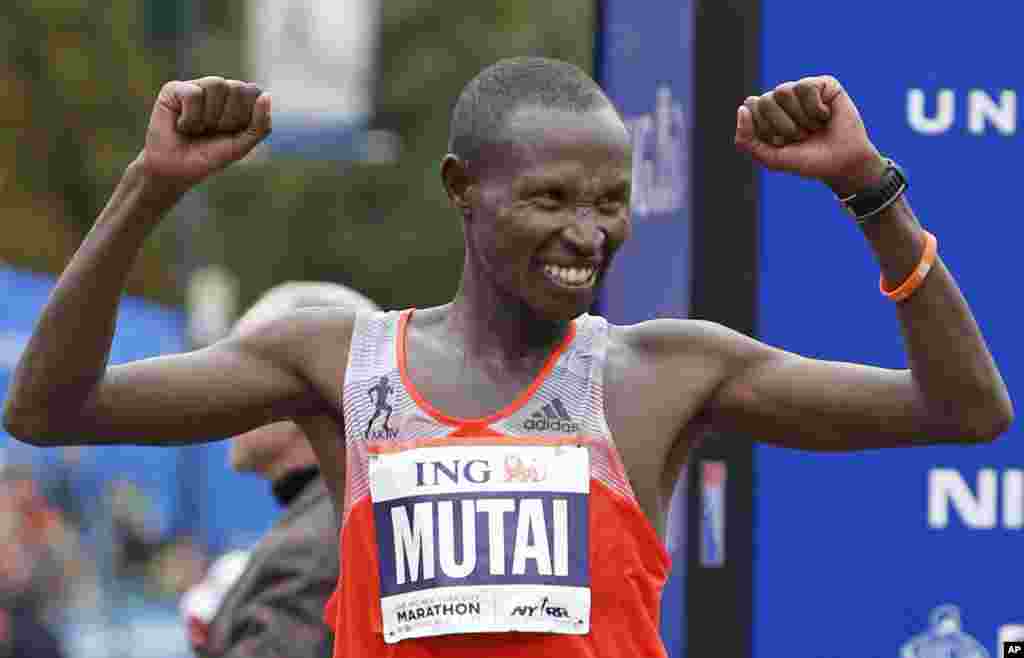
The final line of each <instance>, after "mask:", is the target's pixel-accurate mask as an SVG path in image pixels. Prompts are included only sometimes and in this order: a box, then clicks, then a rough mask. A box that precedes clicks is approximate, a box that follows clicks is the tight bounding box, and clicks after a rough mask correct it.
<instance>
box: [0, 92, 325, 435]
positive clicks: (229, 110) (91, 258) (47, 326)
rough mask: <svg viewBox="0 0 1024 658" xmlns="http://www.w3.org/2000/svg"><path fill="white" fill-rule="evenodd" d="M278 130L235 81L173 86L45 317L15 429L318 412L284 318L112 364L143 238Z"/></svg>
mask: <svg viewBox="0 0 1024 658" xmlns="http://www.w3.org/2000/svg"><path fill="white" fill-rule="evenodd" d="M269 131H270V98H269V97H268V96H267V95H265V94H263V93H262V92H261V90H260V89H259V88H258V87H256V86H255V85H250V84H244V83H241V82H238V81H225V80H223V79H221V78H203V79H200V80H196V81H192V82H171V83H168V84H167V85H165V86H164V87H163V89H162V90H161V92H160V95H159V98H158V99H157V101H156V104H155V106H154V109H153V113H152V116H151V118H150V123H149V128H148V130H147V134H146V144H145V148H144V149H143V151H142V152H141V154H140V155H139V157H138V158H137V159H136V160H135V161H134V162H133V163H132V164H131V165H130V166H129V167H128V169H127V171H126V173H125V174H124V176H123V178H122V180H121V182H120V184H119V185H118V187H117V189H116V190H115V192H114V194H113V196H112V197H111V199H110V201H109V203H108V204H107V206H106V207H105V208H104V209H103V211H102V213H101V214H100V216H99V218H98V219H97V221H96V223H95V226H94V227H93V229H92V230H91V231H90V233H89V235H88V236H87V237H86V239H85V241H84V242H83V244H82V245H81V247H80V248H79V249H78V251H77V253H76V254H75V255H74V257H73V258H72V259H71V262H70V263H69V264H68V266H67V268H66V269H65V271H64V273H63V274H62V275H61V277H60V279H59V280H58V282H57V285H56V288H55V289H54V291H53V293H52V295H51V297H50V299H49V301H48V302H47V304H46V306H45V308H44V309H43V312H42V315H41V317H40V318H39V320H38V323H37V325H36V328H35V332H34V333H33V335H32V337H31V339H30V340H29V343H28V346H27V348H26V350H25V352H24V354H23V355H22V358H21V361H20V363H19V364H18V367H17V369H16V370H15V372H14V376H13V378H12V380H11V385H10V389H9V394H8V398H7V400H6V403H5V407H4V426H5V427H6V428H7V429H8V431H9V432H10V433H11V434H12V435H13V436H15V437H17V438H19V439H22V440H24V441H27V442H30V443H35V444H37V445H58V444H72V443H82V444H84V443H118V442H123V443H140V444H143V443H180V442H190V441H201V440H210V439H216V438H222V437H224V436H227V435H229V434H233V433H235V432H239V431H243V430H246V429H250V428H252V427H255V426H257V425H260V424H263V423H264V422H267V421H268V420H271V419H274V418H278V417H284V416H288V415H293V414H297V413H308V412H311V411H315V407H316V405H317V404H318V402H317V400H318V398H317V396H316V395H315V393H314V392H313V391H312V389H311V386H310V384H309V383H308V382H307V381H306V379H305V378H304V377H303V370H302V368H303V363H302V358H301V355H300V354H299V353H298V352H297V351H296V348H295V345H296V344H297V343H298V342H299V340H300V339H301V338H302V336H303V334H304V333H309V332H310V331H311V330H310V329H309V327H308V326H307V325H308V322H304V321H301V320H296V319H294V318H292V319H283V320H281V321H278V322H276V323H274V324H273V326H267V327H263V328H260V329H257V330H254V331H251V332H249V333H247V334H245V335H240V336H234V337H232V338H231V339H229V340H226V341H223V342H221V343H219V344H217V345H214V346H212V347H209V348H206V349H203V350H199V351H196V352H191V353H188V354H183V355H175V356H167V357H160V358H156V359H147V360H144V361H138V362H135V363H131V364H126V365H121V366H116V367H110V368H108V367H107V361H108V358H109V353H110V344H111V340H112V337H113V333H114V323H115V314H116V310H117V304H118V300H119V298H120V295H121V292H122V288H123V286H124V282H125V278H126V276H127V274H128V271H129V269H130V268H131V265H132V262H133V261H134V259H135V256H136V254H137V252H138V250H139V248H140V246H141V245H142V243H143V241H144V240H145V239H146V237H147V236H148V235H149V233H150V232H151V231H152V230H153V228H154V227H155V226H156V225H157V223H158V222H159V221H160V219H161V218H162V217H163V216H164V215H165V214H166V213H167V211H168V210H169V209H170V208H171V207H172V206H173V205H174V204H175V203H176V202H177V200H178V199H179V198H180V197H181V196H182V195H183V194H184V193H185V192H186V191H187V190H188V189H189V188H190V187H191V186H193V185H195V184H196V183H198V182H199V181H201V180H203V179H204V178H206V177H207V176H209V175H210V174H212V173H214V172H216V171H218V170H220V169H222V168H224V167H226V166H227V165H229V164H230V163H232V162H234V161H236V160H238V159H240V158H241V157H243V156H244V155H245V154H246V153H248V152H249V151H250V150H251V149H252V148H253V147H254V146H255V145H256V144H257V143H259V141H260V140H262V139H263V138H264V137H265V136H266V135H267V134H268V133H269Z"/></svg>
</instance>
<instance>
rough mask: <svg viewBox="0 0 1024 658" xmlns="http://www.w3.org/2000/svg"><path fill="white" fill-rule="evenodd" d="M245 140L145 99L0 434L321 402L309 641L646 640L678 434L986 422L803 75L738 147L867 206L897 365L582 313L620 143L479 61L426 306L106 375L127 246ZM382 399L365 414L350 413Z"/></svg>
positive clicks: (1000, 409) (240, 421)
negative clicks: (451, 262) (331, 581)
mask: <svg viewBox="0 0 1024 658" xmlns="http://www.w3.org/2000/svg"><path fill="white" fill-rule="evenodd" d="M269 130H270V97H269V96H268V95H267V94H265V93H263V92H262V91H261V90H260V89H259V88H257V87H256V86H254V85H247V84H243V83H241V82H235V81H224V80H222V79H220V78H202V79H199V80H195V81H191V82H173V83H169V84H168V85H166V86H165V87H164V88H163V90H162V91H161V93H160V96H159V98H158V100H157V103H156V107H155V108H154V111H153V116H152V119H151V122H150V127H149V130H148V133H147V137H146V145H145V147H144V149H143V151H142V153H141V154H140V156H139V157H138V158H137V159H136V161H135V162H134V163H133V164H132V165H131V166H130V167H129V168H128V171H127V172H126V174H125V177H124V179H123V180H122V182H121V184H120V185H119V186H118V188H117V190H116V191H115V193H114V195H113V197H112V199H111V201H110V203H109V204H108V206H107V207H106V208H105V209H104V210H103V212H102V213H101V215H100V217H99V220H98V221H97V223H96V226H95V228H94V229H93V230H92V231H91V233H90V235H89V236H88V238H87V239H86V240H85V242H84V244H83V245H82V247H81V248H80V249H79V251H78V253H77V254H76V255H75V257H74V258H73V259H72V261H71V263H70V264H69V266H68V268H67V270H66V271H65V272H64V274H63V275H62V277H61V279H60V281H59V282H58V285H57V287H56V289H55V291H54V293H53V296H52V298H51V300H50V301H49V302H48V304H47V306H46V308H45V309H44V311H43V313H42V316H41V317H40V320H39V324H38V326H37V327H36V330H35V333H34V335H33V337H32V339H31V340H30V342H29V345H28V347H27V349H26V351H25V353H24V355H23V356H22V361H21V363H20V364H19V367H18V369H17V371H16V372H15V376H14V379H13V382H12V385H11V394H10V397H9V399H8V400H7V404H6V409H5V423H6V425H7V427H8V429H9V431H10V432H11V434H13V435H15V436H18V437H21V438H23V439H25V440H28V441H31V442H33V443H35V444H37V445H59V444H61V443H64V442H67V441H68V438H67V437H72V436H73V437H80V438H77V439H76V440H80V441H87V440H92V441H96V442H100V441H102V442H118V441H132V440H137V438H136V437H140V436H145V437H149V439H148V442H149V443H151V444H163V445H170V444H177V443H186V442H189V441H197V440H202V439H203V438H204V437H209V436H226V435H233V434H238V433H240V432H243V431H247V430H249V429H251V428H253V427H259V426H261V425H265V424H267V423H268V422H272V421H275V420H279V419H282V418H301V417H303V416H306V415H316V414H326V415H332V416H334V417H335V418H338V419H339V420H340V421H341V423H340V425H341V427H343V428H344V431H343V436H339V437H337V438H336V440H335V439H334V438H332V439H331V440H323V441H320V440H315V441H314V445H313V447H314V450H315V451H316V453H317V456H318V458H319V461H320V465H321V469H322V471H323V473H324V476H325V478H326V482H327V483H328V485H330V486H332V487H333V494H334V498H335V501H336V502H337V505H338V508H339V510H340V511H341V515H342V528H343V530H342V538H341V540H342V546H343V548H342V550H343V554H342V558H341V578H340V586H339V588H338V589H337V591H336V592H335V595H334V597H333V598H332V601H331V604H330V605H329V606H328V608H329V609H328V614H329V616H330V619H332V621H333V623H334V625H335V629H336V644H335V655H336V656H426V655H446V656H470V655H473V656H477V655H498V656H548V655H557V656H583V655H601V656H606V657H612V658H614V657H618V656H659V655H660V656H663V655H664V648H663V647H662V646H661V643H660V640H659V639H658V634H657V629H658V625H657V616H658V601H659V598H660V594H661V588H662V586H663V584H664V582H665V578H666V576H667V573H668V569H669V559H668V555H667V554H666V552H665V549H664V547H663V545H662V543H661V541H660V539H659V537H658V534H659V533H660V532H661V529H662V527H663V524H664V508H665V504H666V501H667V500H668V498H669V495H670V493H671V491H672V487H673V484H674V479H675V476H676V474H677V473H678V472H679V467H680V465H681V464H682V463H683V462H684V461H685V460H686V458H687V454H688V451H689V450H690V448H691V447H692V446H693V445H694V442H695V440H696V437H698V436H699V435H700V433H701V432H702V431H703V430H704V429H705V428H707V427H709V426H716V427H719V428H721V429H723V430H729V431H733V432H736V433H737V434H739V435H748V436H752V437H756V438H757V439H759V440H762V441H765V442H769V443H772V444H775V445H780V446H786V447H794V448H802V449H813V450H828V451H841V450H859V449H864V448H879V447H885V446H909V445H917V444H925V443H940V442H984V441H991V440H993V439H995V438H996V437H997V436H998V435H999V434H1000V433H1002V432H1003V431H1004V430H1005V429H1006V427H1007V426H1008V424H1009V423H1010V422H1011V419H1012V415H1013V407H1012V404H1011V402H1010V399H1009V396H1008V393H1007V391H1006V388H1005V386H1004V384H1003V381H1002V379H1001V376H1000V374H999V372H998V370H997V368H996V366H995V364H994V362H993V360H992V358H991V356H990V354H989V351H988V348H987V346H986V345H985V342H984V339H983V338H982V336H981V333H980V331H979V329H978V327H977V326H976V324H975V322H974V320H973V318H972V316H971V313H970V310H969V309H968V307H967V304H966V302H965V301H964V299H963V297H962V296H961V295H960V293H959V291H958V289H957V287H956V284H955V283H954V281H953V278H952V276H951V275H950V273H949V272H948V271H947V270H946V268H945V267H944V266H943V265H942V263H941V261H939V260H936V259H935V257H934V249H926V247H928V246H929V245H932V244H933V243H931V241H930V240H928V239H927V236H926V235H925V234H924V233H923V232H922V229H921V226H920V225H919V224H918V222H917V220H916V218H915V217H914V215H913V213H912V211H911V209H910V206H909V205H908V204H907V202H906V200H905V199H904V198H903V196H902V191H903V188H902V185H893V182H894V181H896V180H897V179H895V178H894V176H895V170H894V169H892V168H890V167H888V165H887V162H886V161H885V160H884V159H883V158H882V157H881V156H880V154H879V152H878V150H877V149H876V148H875V146H874V145H873V144H872V142H871V141H870V140H869V138H868V136H867V132H866V130H865V128H864V126H863V124H862V122H861V119H860V116H859V115H858V112H857V109H856V107H855V106H854V104H853V102H852V100H851V99H850V98H849V97H848V96H847V95H846V94H845V92H844V91H843V89H842V87H841V86H840V85H839V83H838V81H836V80H835V79H833V78H831V77H816V78H805V79H802V80H799V81H797V82H790V83H786V84H784V85H780V86H779V87H777V88H776V89H775V90H773V91H771V92H768V93H766V94H763V95H761V96H756V97H750V98H748V99H746V101H745V102H744V104H743V105H742V106H741V107H740V108H739V110H738V114H737V126H736V143H737V144H738V145H739V146H740V147H741V148H742V149H743V150H745V151H747V152H749V153H750V154H752V156H753V157H754V158H755V159H757V160H758V161H760V162H761V163H763V164H764V165H766V166H768V167H770V168H773V169H777V170H781V171H789V172H792V173H796V174H799V175H802V176H805V177H808V178H814V179H818V180H821V181H823V182H824V183H826V184H827V185H828V186H829V187H830V188H831V189H832V190H833V191H834V192H835V193H836V194H837V195H839V196H841V197H843V198H844V199H847V203H849V204H851V205H852V206H854V207H855V208H856V212H857V213H858V214H859V215H861V216H867V215H872V216H871V217H865V219H864V221H863V223H862V224H861V226H862V228H863V232H864V235H865V237H866V239H867V241H868V243H869V245H870V246H871V248H872V249H873V250H874V252H875V254H876V255H877V257H878V260H879V262H880V265H881V270H882V277H883V281H884V290H887V291H892V290H894V289H895V290H896V291H897V292H898V293H899V295H900V296H902V297H904V299H903V301H901V302H899V303H897V304H895V308H896V311H897V313H898V314H899V317H900V321H901V323H902V325H903V329H904V333H905V336H906V346H907V352H908V357H909V358H908V361H909V363H911V364H912V369H911V370H890V369H884V368H876V367H869V366H863V365H854V364H847V363H832V362H826V361H818V360H813V359H807V358H803V357H800V356H798V355H795V354H792V353H789V352H785V351H782V350H778V349H774V348H772V347H769V346H767V345H764V344H762V343H760V342H758V341H755V340H753V339H751V338H748V337H746V336H743V335H740V334H738V333H736V332H733V331H730V330H728V329H725V328H723V327H721V326H718V325H716V324H713V323H709V322H695V321H687V320H677V319H664V320H655V321H651V322H644V323H641V324H637V325H633V326H611V325H609V324H608V323H607V322H605V321H604V320H603V319H601V318H597V317H594V316H590V315H587V314H586V310H587V309H588V308H589V307H590V305H591V303H592V302H593V300H594V295H595V291H596V289H597V286H598V284H599V283H600V281H601V278H602V276H603V275H604V272H605V271H606V270H607V268H608V266H609V263H610V261H611V258H612V256H613V255H614V253H615V251H616V249H617V248H618V247H619V246H620V245H621V244H622V242H623V241H624V240H626V239H627V238H628V236H629V232H630V219H629V200H630V191H629V188H630V169H631V161H630V157H631V154H630V141H629V138H628V135H627V132H626V129H625V127H624V125H623V123H622V121H621V119H620V117H619V115H618V113H617V112H616V110H615V108H614V107H613V106H612V104H611V103H610V102H609V101H608V99H607V97H606V96H605V95H604V94H603V93H602V92H601V90H600V89H599V88H598V87H597V85H596V84H595V83H594V82H593V81H592V80H591V79H590V78H589V77H587V76H586V75H585V74H584V73H582V72H581V71H580V70H579V69H577V68H576V67H574V66H572V65H569V64H565V63H563V62H557V61H552V60H547V59H539V58H524V59H513V60H504V61H501V62H499V63H497V64H495V65H494V66H492V67H489V68H488V69H486V70H484V71H483V72H482V73H480V74H479V75H478V76H477V77H476V78H474V79H473V80H472V81H471V82H470V83H469V84H468V85H467V86H466V88H465V89H464V90H463V92H462V94H461V95H460V97H459V100H458V102H457V103H456V106H455V109H454V111H453V117H452V123H451V141H450V143H449V153H448V154H447V155H446V156H445V157H444V159H443V162H442V165H441V175H442V182H443V184H444V186H445V190H446V191H447V194H448V197H449V199H450V200H451V203H452V205H453V206H454V207H455V209H456V210H457V211H458V213H459V214H460V215H461V217H462V222H463V227H464V234H465V244H466V257H465V265H464V269H463V273H462V279H461V282H460V286H459V289H458V291H457V292H456V294H455V297H454V299H453V300H452V301H451V303H449V304H446V305H444V306H441V307H437V308H431V309H424V310H420V311H416V312H415V313H414V312H412V311H411V310H410V311H405V312H402V313H386V314H375V315H366V314H360V315H357V314H353V313H352V312H351V311H346V310H341V309H317V310H308V309H300V310H298V311H295V312H293V313H292V314H290V315H288V316H286V317H282V318H280V319H277V320H274V321H273V322H270V323H268V324H266V325H263V326H262V327H259V328H254V329H252V330H250V331H245V332H240V333H238V334H236V335H234V336H231V337H230V338H228V339H226V340H224V341H221V342H219V343H217V344H215V345H213V346H211V347H208V348H205V349H203V350H199V351H197V352H192V353H189V354H182V355H175V356H168V357H162V358H159V359H151V360H147V361H140V362H135V363H130V364H125V365H118V366H114V367H110V368H107V367H106V354H107V349H108V346H109V343H110V336H111V332H112V328H113V324H114V306H115V303H116V300H117V298H118V295H119V294H120V292H121V289H122V287H123V284H124V279H125V275H126V273H127V271H128V269H129V266H130V264H131V262H132V258H133V257H134V256H135V254H136V253H137V251H138V249H139V246H140V244H141V243H142V242H143V240H144V239H145V238H146V236H147V235H148V234H149V232H150V231H151V230H152V229H153V227H154V226H155V225H156V224H157V222H158V221H159V220H160V218H161V217H163V216H164V215H165V214H166V212H167V210H168V209H169V208H170V207H171V206H172V205H173V203H174V202H175V201H176V200H177V199H178V198H180V195H181V194H183V193H184V191H185V190H187V189H188V188H189V187H191V186H192V185H194V184H196V183H197V182H199V181H201V180H203V179H204V178H205V177H207V176H208V175H210V174H212V173H213V172H215V171H217V170H219V169H221V168H223V167H225V166H227V165H229V164H230V163H232V162H234V161H236V160H238V159H239V158H241V157H242V156H244V155H245V154H246V153H247V152H248V151H249V150H250V149H251V148H252V147H253V146H254V145H255V144H257V143H258V142H259V141H260V140H261V139H262V138H263V137H264V136H266V134H267V133H268V132H269ZM851 195H852V196H851ZM719 221H723V220H719ZM808 230H813V229H812V228H810V227H809V228H808ZM723 257H728V255H727V254H723ZM921 263H923V264H921ZM739 266H743V264H742V263H741V264H739ZM929 266H930V268H929ZM929 269H930V271H929ZM808 276H828V273H827V272H809V273H808ZM793 285H794V290H796V291H798V290H799V289H800V288H799V286H800V282H799V281H794V283H793ZM894 294H895V293H894ZM837 295H841V292H840V291H837ZM822 303H823V300H815V301H814V304H815V306H816V307H819V308H820V307H821V305H822ZM865 331H870V328H865ZM381 377H386V378H387V380H388V382H389V384H388V386H387V387H380V388H378V389H377V390H378V391H379V393H378V394H377V395H375V396H374V397H375V401H371V399H370V396H369V395H368V390H369V389H371V388H373V387H379V386H380V378H381ZM384 395H386V396H387V398H388V399H386V400H381V399H380V397H381V396H384ZM385 405H386V407H385ZM385 408H390V409H391V410H392V411H391V415H390V417H389V418H388V424H387V425H386V426H385V425H384V424H383V423H381V422H380V421H379V420H378V421H377V422H376V423H370V422H369V421H371V420H372V419H373V418H374V416H378V415H379V413H378V412H379V411H380V410H381V409H385ZM527 421H530V422H529V423H528V422H527ZM371 424H372V425H373V426H372V427H370V425H371ZM527 424H529V425H530V428H527V427H526V425H527ZM346 475H347V477H346ZM513 631H519V632H513ZM534 631H535V632H534Z"/></svg>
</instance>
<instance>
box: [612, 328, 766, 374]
mask: <svg viewBox="0 0 1024 658" xmlns="http://www.w3.org/2000/svg"><path fill="white" fill-rule="evenodd" d="M609 338H610V345H609V349H610V351H615V352H618V353H619V354H621V355H622V356H625V357H628V358H630V359H635V360H637V361H640V362H643V363H645V364H648V365H649V364H651V363H652V362H661V361H664V360H675V359H680V358H682V359H685V358H688V357H697V358H701V359H709V360H721V361H723V362H730V361H734V360H744V359H745V358H756V356H757V355H758V354H767V353H768V352H770V351H771V348H769V347H768V346H767V345H764V344H763V343H760V342H758V341H756V340H754V339H753V338H750V337H749V336H746V335H744V334H742V333H740V332H738V331H734V330H732V329H729V328H728V327H725V326H723V325H721V324H718V323H716V322H710V321H707V320H684V319H678V318H659V319H656V320H648V321H646V322H639V323H637V324H630V325H612V326H611V331H610V334H609Z"/></svg>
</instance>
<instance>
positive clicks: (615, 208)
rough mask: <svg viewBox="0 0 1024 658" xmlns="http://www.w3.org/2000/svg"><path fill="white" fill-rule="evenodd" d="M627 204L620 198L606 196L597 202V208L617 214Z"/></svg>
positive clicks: (604, 212)
mask: <svg viewBox="0 0 1024 658" xmlns="http://www.w3.org/2000/svg"><path fill="white" fill-rule="evenodd" d="M625 206H626V202H625V201H624V200H623V199H619V198H605V199H601V200H600V201H598V202H597V209H598V210H600V211H601V212H602V213H603V214H605V215H617V214H619V213H620V212H622V210H623V209H624V208H625Z"/></svg>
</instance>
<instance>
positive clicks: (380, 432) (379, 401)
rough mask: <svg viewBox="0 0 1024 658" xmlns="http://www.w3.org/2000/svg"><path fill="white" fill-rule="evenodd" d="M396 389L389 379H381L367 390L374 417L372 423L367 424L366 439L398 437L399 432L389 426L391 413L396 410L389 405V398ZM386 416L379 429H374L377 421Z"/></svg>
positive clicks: (378, 426) (379, 424)
mask: <svg viewBox="0 0 1024 658" xmlns="http://www.w3.org/2000/svg"><path fill="white" fill-rule="evenodd" d="M394 391H395V388H394V387H393V386H392V385H391V382H390V381H388V378H387V377H381V378H380V381H378V382H377V383H376V384H374V385H373V386H371V387H370V388H368V389H367V390H366V394H367V395H369V396H370V402H372V403H373V404H374V407H375V408H374V410H373V416H372V417H371V418H370V422H368V423H367V424H366V435H365V436H366V438H367V439H393V438H395V437H396V436H398V430H396V429H394V428H393V427H391V426H390V425H388V421H390V420H391V412H392V411H394V409H393V408H392V407H391V405H390V404H388V398H389V397H391V394H392V393H394ZM382 413H383V414H384V416H383V418H384V422H382V423H378V425H377V427H374V423H375V422H377V419H378V418H380V417H381V414H382Z"/></svg>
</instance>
